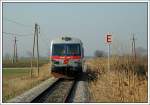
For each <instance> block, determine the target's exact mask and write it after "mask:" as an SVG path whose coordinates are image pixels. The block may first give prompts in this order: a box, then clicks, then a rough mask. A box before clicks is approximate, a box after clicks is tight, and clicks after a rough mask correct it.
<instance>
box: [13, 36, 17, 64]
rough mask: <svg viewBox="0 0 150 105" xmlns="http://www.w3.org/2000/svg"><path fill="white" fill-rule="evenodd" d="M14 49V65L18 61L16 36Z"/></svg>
mask: <svg viewBox="0 0 150 105" xmlns="http://www.w3.org/2000/svg"><path fill="white" fill-rule="evenodd" d="M13 48H14V54H13V64H14V63H16V62H17V61H18V55H17V40H16V36H15V38H14V47H13Z"/></svg>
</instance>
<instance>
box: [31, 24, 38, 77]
mask: <svg viewBox="0 0 150 105" xmlns="http://www.w3.org/2000/svg"><path fill="white" fill-rule="evenodd" d="M38 34H39V26H38V24H35V31H34V39H33V53H32V59H31V77H32V70H33V59H34V53H35V51H34V50H35V41H36V49H37V70H38V76H39V43H38V40H39V39H38Z"/></svg>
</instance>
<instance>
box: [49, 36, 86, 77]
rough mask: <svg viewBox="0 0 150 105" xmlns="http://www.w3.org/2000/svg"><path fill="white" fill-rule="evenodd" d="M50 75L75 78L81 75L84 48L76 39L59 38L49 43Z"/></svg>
mask: <svg viewBox="0 0 150 105" xmlns="http://www.w3.org/2000/svg"><path fill="white" fill-rule="evenodd" d="M50 58H51V73H52V74H53V76H55V77H66V76H67V77H75V76H77V75H78V74H81V73H82V69H83V58H84V48H83V43H82V41H81V40H80V39H78V38H73V37H60V38H57V39H54V40H52V41H51V49H50Z"/></svg>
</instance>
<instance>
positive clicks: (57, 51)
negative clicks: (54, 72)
mask: <svg viewBox="0 0 150 105" xmlns="http://www.w3.org/2000/svg"><path fill="white" fill-rule="evenodd" d="M52 52H53V53H52V55H53V56H80V55H81V53H80V44H54V45H53V49H52Z"/></svg>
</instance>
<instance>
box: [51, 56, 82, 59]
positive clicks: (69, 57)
mask: <svg viewBox="0 0 150 105" xmlns="http://www.w3.org/2000/svg"><path fill="white" fill-rule="evenodd" d="M51 58H52V59H81V56H51Z"/></svg>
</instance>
